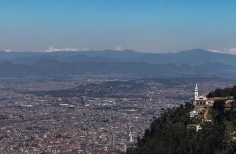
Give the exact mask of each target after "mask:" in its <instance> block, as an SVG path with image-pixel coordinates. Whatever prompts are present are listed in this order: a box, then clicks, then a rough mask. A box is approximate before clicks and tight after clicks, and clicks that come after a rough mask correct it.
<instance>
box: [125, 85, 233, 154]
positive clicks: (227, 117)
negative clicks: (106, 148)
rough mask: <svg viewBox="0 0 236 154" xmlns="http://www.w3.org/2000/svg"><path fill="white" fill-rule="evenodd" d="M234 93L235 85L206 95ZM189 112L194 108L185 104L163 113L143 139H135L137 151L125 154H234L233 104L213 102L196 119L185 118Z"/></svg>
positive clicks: (131, 149)
mask: <svg viewBox="0 0 236 154" xmlns="http://www.w3.org/2000/svg"><path fill="white" fill-rule="evenodd" d="M235 89H236V85H235V86H234V87H233V88H227V89H217V90H216V91H214V92H211V93H210V94H209V95H210V96H213V95H214V96H226V95H227V94H228V97H229V96H232V97H233V96H235ZM226 91H227V92H228V93H226ZM216 93H217V94H216ZM234 98H235V97H234ZM193 109H194V106H193V105H192V104H191V103H189V102H187V103H186V104H185V106H184V105H181V106H180V107H178V108H176V109H167V110H164V109H163V110H162V112H163V113H162V115H161V117H160V118H156V117H153V122H152V123H151V124H150V128H148V129H146V130H145V133H144V136H143V138H142V139H140V138H138V142H137V147H136V148H130V149H128V151H127V154H146V153H150V154H151V153H153V154H154V153H155V154H158V153H160V154H161V153H171V154H172V153H176V154H177V153H183V154H184V153H186V154H195V153H201V154H209V153H227V154H228V153H235V152H236V137H235V136H236V132H235V128H236V112H235V109H236V102H235V100H234V99H233V101H231V102H230V103H228V104H225V102H224V101H216V102H215V103H214V105H213V107H212V108H206V109H205V110H203V111H202V112H200V113H199V116H198V117H197V118H190V116H189V113H190V112H191V111H192V110H193ZM206 119H211V120H206ZM189 124H195V125H200V126H201V129H200V130H198V131H196V130H194V129H188V128H189V127H188V126H189Z"/></svg>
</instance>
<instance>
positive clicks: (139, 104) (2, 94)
mask: <svg viewBox="0 0 236 154" xmlns="http://www.w3.org/2000/svg"><path fill="white" fill-rule="evenodd" d="M195 84H196V83H193V82H183V83H181V82H180V83H178V84H176V83H172V84H167V83H164V82H160V81H156V80H145V79H137V80H132V81H109V82H102V81H99V82H98V81H81V82H78V81H71V82H55V81H45V82H33V81H32V82H29V81H28V82H10V81H4V80H3V81H1V82H0V100H1V102H0V119H1V120H0V152H1V153H71V154H73V153H91V154H93V153H94V154H95V153H125V152H126V150H127V148H128V147H134V146H135V144H136V142H137V139H138V138H142V136H143V135H144V132H145V129H147V128H148V127H149V125H150V123H151V122H152V120H153V119H154V118H157V117H159V116H160V114H161V113H162V111H163V110H168V109H171V108H175V107H178V106H179V105H180V104H184V103H185V102H190V101H191V100H192V99H193V97H194V86H195ZM198 85H199V91H200V93H202V94H208V93H209V92H210V91H213V90H215V89H216V88H224V87H226V86H227V83H226V82H225V81H222V82H221V81H212V82H204V81H202V82H199V83H198ZM228 86H229V85H228Z"/></svg>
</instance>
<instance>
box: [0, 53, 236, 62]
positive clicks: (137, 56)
mask: <svg viewBox="0 0 236 154" xmlns="http://www.w3.org/2000/svg"><path fill="white" fill-rule="evenodd" d="M42 59H51V60H56V61H60V62H69V63H71V62H77V61H91V62H147V63H150V64H175V65H181V64H188V65H193V66H197V65H201V64H205V63H222V64H226V65H231V66H236V55H230V54H223V53H215V52H210V51H206V50H201V49H194V50H189V51H180V52H177V53H141V52H136V51H132V50H123V51H117V50H103V51H79V52H74V51H58V52H49V53H48V52H4V51H0V62H5V61H8V62H12V63H15V64H34V63H36V62H38V61H40V60H42Z"/></svg>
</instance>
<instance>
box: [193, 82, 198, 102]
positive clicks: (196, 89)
mask: <svg viewBox="0 0 236 154" xmlns="http://www.w3.org/2000/svg"><path fill="white" fill-rule="evenodd" d="M197 97H198V88H197V84H196V87H195V97H194V99H195V100H196V99H197Z"/></svg>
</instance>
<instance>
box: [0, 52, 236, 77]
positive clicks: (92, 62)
mask: <svg viewBox="0 0 236 154" xmlns="http://www.w3.org/2000/svg"><path fill="white" fill-rule="evenodd" d="M0 62H1V63H0V77H25V76H62V77H64V76H76V75H116V74H119V75H134V76H142V77H146V76H160V75H177V74H179V75H181V74H222V73H228V72H232V71H233V72H234V71H235V70H236V69H235V67H234V66H236V56H235V55H229V54H221V53H214V52H209V51H205V50H201V49H194V50H190V51H180V52H178V53H161V54H156V53H140V52H135V51H131V50H123V51H116V50H104V51H83V52H71V51H63V52H51V53H45V52H3V51H2V52H0Z"/></svg>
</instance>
